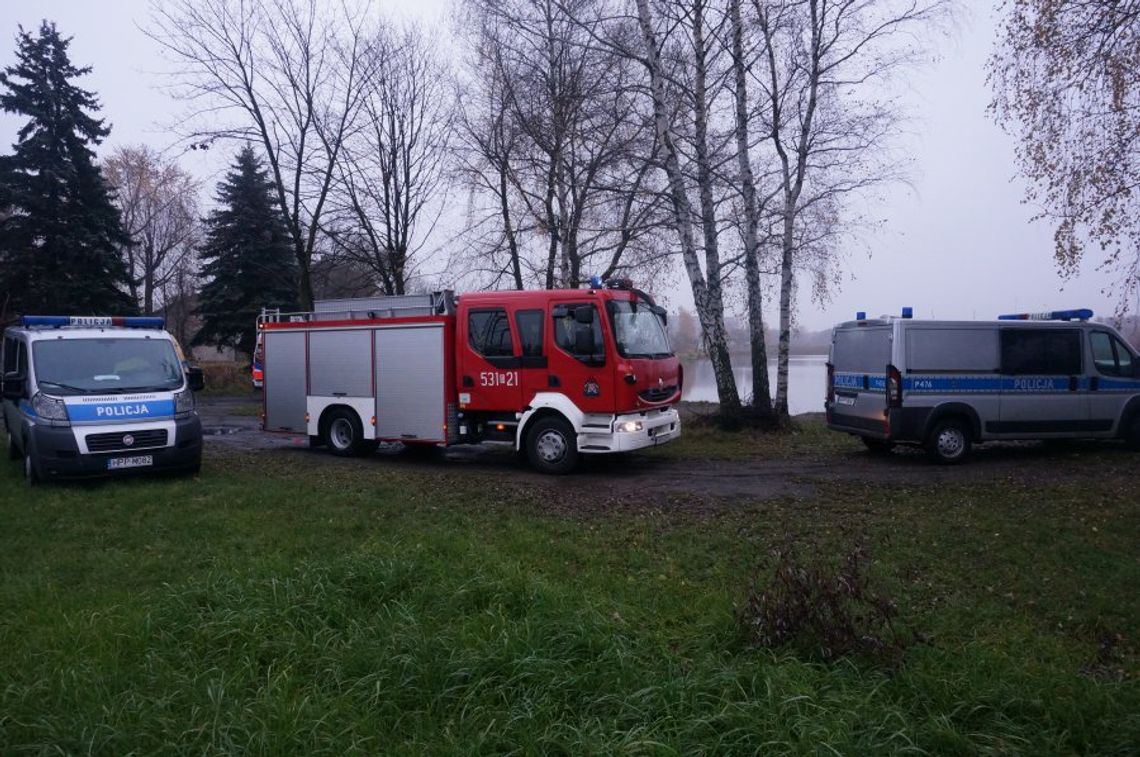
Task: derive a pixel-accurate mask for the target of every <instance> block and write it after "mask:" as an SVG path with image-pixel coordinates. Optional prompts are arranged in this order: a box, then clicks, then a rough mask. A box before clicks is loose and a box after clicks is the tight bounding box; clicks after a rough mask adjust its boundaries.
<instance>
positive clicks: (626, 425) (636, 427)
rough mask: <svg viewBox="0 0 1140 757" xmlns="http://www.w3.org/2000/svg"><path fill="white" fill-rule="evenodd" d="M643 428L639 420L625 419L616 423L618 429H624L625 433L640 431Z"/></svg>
mask: <svg viewBox="0 0 1140 757" xmlns="http://www.w3.org/2000/svg"><path fill="white" fill-rule="evenodd" d="M642 428H643V426H642V425H641V421H625V422H623V423H619V424H618V431H624V432H626V433H627V434H632V433H633V432H635V431H640V430H641V429H642Z"/></svg>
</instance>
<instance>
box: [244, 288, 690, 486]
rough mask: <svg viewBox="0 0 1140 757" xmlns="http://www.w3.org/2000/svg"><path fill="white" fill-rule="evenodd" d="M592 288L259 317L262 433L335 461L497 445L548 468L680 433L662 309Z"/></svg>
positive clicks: (341, 303) (629, 293) (365, 303)
mask: <svg viewBox="0 0 1140 757" xmlns="http://www.w3.org/2000/svg"><path fill="white" fill-rule="evenodd" d="M594 283H595V284H596V285H595V286H592V287H591V288H589V289H566V290H540V291H514V292H476V293H470V294H463V295H462V296H458V297H456V296H454V295H453V293H452V292H450V291H444V292H437V293H433V294H427V295H408V296H399V297H378V298H371V299H353V300H325V301H321V302H318V303H316V306H315V308H314V310H313V311H311V312H304V313H281V312H278V311H268V310H267V311H265V312H263V313H262V315H261V317H260V318H259V319H258V324H257V326H258V333H259V334H260V336H261V344H262V357H263V361H264V393H263V401H264V409H263V415H262V425H263V428H264V429H265V430H267V431H282V432H289V433H299V434H307V435H308V436H309V441H310V443H311V444H313V445H314V446H326V447H328V449H329V450H331V451H332V452H333V453H334V454H337V455H357V454H361V453H364V452H368V451H371V450H373V449H375V447H376V445H377V443H379V442H381V441H398V442H403V443H405V444H408V445H434V446H446V445H454V444H477V443H482V442H501V443H507V444H511V445H513V446H514V448H515V449H516V450H518V451H520V452H525V454H526V456H527V458H528V459H529V460H530V462H531V464H532V465H533V466H534V467H535V468H537V469H538V470H541V471H544V472H549V473H566V472H569V471H571V470H573V468H574V467H575V465H576V464H577V462H578V458H579V456H580V455H581V454H602V453H607V452H624V451H628V450H636V449H641V448H643V447H651V446H654V445H657V444H664V443H666V442H669V441H672V440H673V439H676V438H677V437H678V436H680V433H681V423H680V418H679V417H678V414H677V410H676V408H675V407H674V405H675V404H676V403H677V401H678V400H679V399H680V397H681V385H682V380H683V373H682V368H681V365H680V363H679V361H678V360H677V358H676V356H674V354H673V351H672V349H671V348H670V345H669V339H668V336H667V332H666V328H665V323H666V320H665V311H664V310H663V309H662V308H660V307H659V306H657V305H656V304H655V303H654V301H653V300H652V298H650V297H649V296H648V295H646V294H645V293H643V292H641V291H639V290H637V289H634V288H633V287H632V286H631V285H630V284H629V282H628V281H627V280H625V281H616V282H609V283H608V284H607V285H605V286H602V285H601V284H600V282H594Z"/></svg>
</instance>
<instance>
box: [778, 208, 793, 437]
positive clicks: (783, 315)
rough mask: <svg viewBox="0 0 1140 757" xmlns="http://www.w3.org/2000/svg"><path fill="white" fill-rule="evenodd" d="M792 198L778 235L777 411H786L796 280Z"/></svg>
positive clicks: (783, 413)
mask: <svg viewBox="0 0 1140 757" xmlns="http://www.w3.org/2000/svg"><path fill="white" fill-rule="evenodd" d="M795 213H796V210H795V205H794V201H793V200H791V199H789V200H788V204H785V206H784V214H783V215H784V233H783V235H782V239H781V244H780V247H781V251H782V252H781V256H780V348H779V353H778V357H777V360H776V406H775V411H776V414H777V415H779V416H780V417H785V416H787V414H788V353H789V351H790V349H791V346H792V284H793V282H794V281H795V277H794V276H793V271H792V253H793V252H794V250H795V237H794V235H793V232H794V221H795Z"/></svg>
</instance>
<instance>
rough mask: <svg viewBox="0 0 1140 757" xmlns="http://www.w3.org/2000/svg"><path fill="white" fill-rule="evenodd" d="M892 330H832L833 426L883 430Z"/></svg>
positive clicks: (885, 326) (888, 326)
mask: <svg viewBox="0 0 1140 757" xmlns="http://www.w3.org/2000/svg"><path fill="white" fill-rule="evenodd" d="M891 330H892V326H891V324H889V323H875V324H873V325H871V324H868V325H854V324H851V325H844V326H840V327H839V328H837V329H835V331H834V333H833V335H832V342H831V370H832V382H833V383H832V386H833V387H834V391H833V394H832V405H831V423H832V424H833V425H836V426H843V427H846V428H850V429H862V430H866V431H873V432H876V433H882V432H883V431H884V415H883V411H884V410H885V409H886V407H887V364H888V363H890V361H891Z"/></svg>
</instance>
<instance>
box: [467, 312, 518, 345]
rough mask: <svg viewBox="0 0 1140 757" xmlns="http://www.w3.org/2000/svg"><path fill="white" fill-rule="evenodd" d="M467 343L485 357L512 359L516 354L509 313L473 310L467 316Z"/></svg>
mask: <svg viewBox="0 0 1140 757" xmlns="http://www.w3.org/2000/svg"><path fill="white" fill-rule="evenodd" d="M467 342H468V344H470V345H471V349H473V350H475V351H476V352H478V353H479V354H480V355H483V356H484V357H510V356H512V355H514V354H515V346H514V342H513V341H512V340H511V325H510V322H509V321H508V320H507V311H506V310H502V309H496V310H472V311H471V312H470V313H468V314H467Z"/></svg>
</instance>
